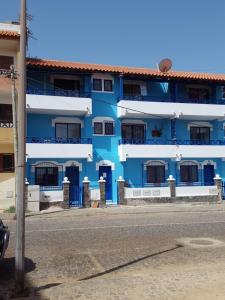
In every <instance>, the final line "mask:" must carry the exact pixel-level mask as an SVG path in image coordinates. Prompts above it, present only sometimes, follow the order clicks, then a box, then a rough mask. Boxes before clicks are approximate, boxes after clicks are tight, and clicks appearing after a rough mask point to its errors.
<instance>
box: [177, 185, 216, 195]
mask: <svg viewBox="0 0 225 300" xmlns="http://www.w3.org/2000/svg"><path fill="white" fill-rule="evenodd" d="M207 195H208V196H209V195H218V190H217V187H216V186H178V187H177V188H176V196H177V197H181V196H207Z"/></svg>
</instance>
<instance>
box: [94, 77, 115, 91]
mask: <svg viewBox="0 0 225 300" xmlns="http://www.w3.org/2000/svg"><path fill="white" fill-rule="evenodd" d="M93 79H101V81H102V90H101V91H96V90H94V89H93ZM104 80H112V91H105V90H104ZM91 87H92V88H91V89H92V92H94V93H107V94H114V78H113V76H112V75H110V74H103V73H94V74H93V75H92V77H91Z"/></svg>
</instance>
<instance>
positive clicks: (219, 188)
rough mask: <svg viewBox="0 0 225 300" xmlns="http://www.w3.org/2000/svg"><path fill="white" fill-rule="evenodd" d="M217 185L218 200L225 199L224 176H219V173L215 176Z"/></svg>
mask: <svg viewBox="0 0 225 300" xmlns="http://www.w3.org/2000/svg"><path fill="white" fill-rule="evenodd" d="M213 179H214V183H215V186H216V187H217V190H218V202H222V199H223V191H222V189H223V186H222V178H221V177H220V176H219V174H216V176H215V177H214V178H213Z"/></svg>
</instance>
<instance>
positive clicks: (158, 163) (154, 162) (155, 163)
mask: <svg viewBox="0 0 225 300" xmlns="http://www.w3.org/2000/svg"><path fill="white" fill-rule="evenodd" d="M147 166H164V167H165V170H168V163H167V162H166V161H164V160H148V161H146V162H144V170H147Z"/></svg>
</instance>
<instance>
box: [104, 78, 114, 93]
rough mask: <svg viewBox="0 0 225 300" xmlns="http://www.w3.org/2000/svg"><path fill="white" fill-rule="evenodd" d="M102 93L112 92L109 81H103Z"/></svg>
mask: <svg viewBox="0 0 225 300" xmlns="http://www.w3.org/2000/svg"><path fill="white" fill-rule="evenodd" d="M104 91H105V92H112V80H109V79H105V80H104Z"/></svg>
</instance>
